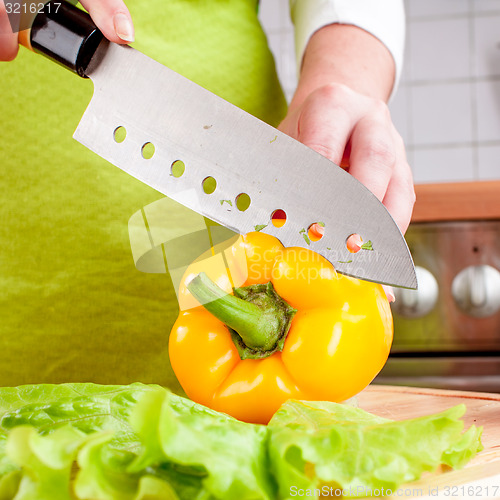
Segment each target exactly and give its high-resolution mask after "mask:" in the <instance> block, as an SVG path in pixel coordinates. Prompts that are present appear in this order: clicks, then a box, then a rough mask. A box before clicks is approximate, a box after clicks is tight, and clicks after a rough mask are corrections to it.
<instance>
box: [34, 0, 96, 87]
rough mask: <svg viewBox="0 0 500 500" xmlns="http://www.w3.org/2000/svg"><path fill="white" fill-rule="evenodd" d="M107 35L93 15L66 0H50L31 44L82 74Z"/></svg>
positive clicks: (42, 12) (40, 13) (41, 11)
mask: <svg viewBox="0 0 500 500" xmlns="http://www.w3.org/2000/svg"><path fill="white" fill-rule="evenodd" d="M103 38H104V35H103V34H102V33H101V32H100V31H99V29H98V28H97V26H96V25H95V24H94V22H93V21H92V19H91V18H90V16H89V15H88V14H87V13H86V12H84V11H83V10H80V9H79V8H78V7H75V6H74V5H72V4H70V3H68V2H66V1H65V0H57V1H49V2H48V3H46V4H45V5H44V7H43V9H41V10H40V12H39V13H38V14H37V15H36V17H35V19H34V21H33V24H32V26H31V32H30V38H29V39H30V43H31V48H32V49H33V50H34V51H35V52H38V53H40V54H43V55H44V56H46V57H48V58H49V59H52V60H53V61H55V62H57V63H59V64H61V65H63V66H65V67H66V68H68V69H70V70H71V71H73V72H74V73H76V74H78V75H79V76H81V77H82V78H86V77H87V75H86V74H85V71H86V69H87V66H88V64H89V62H90V60H91V59H92V56H93V55H94V53H95V51H96V50H97V47H98V46H99V44H100V43H101V41H102V39H103Z"/></svg>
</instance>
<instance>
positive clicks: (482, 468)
mask: <svg viewBox="0 0 500 500" xmlns="http://www.w3.org/2000/svg"><path fill="white" fill-rule="evenodd" d="M357 399H358V404H359V407H360V408H362V409H363V410H366V411H369V412H371V413H374V414H375V415H379V416H381V417H385V418H390V419H393V420H403V419H407V418H415V417H420V416H423V415H428V414H431V413H437V412H440V411H442V410H445V409H447V408H450V407H451V406H455V405H457V404H461V403H464V404H465V405H466V406H467V412H466V414H465V415H464V417H463V420H464V422H465V428H468V427H469V426H471V425H476V426H482V427H483V429H484V430H483V435H482V439H481V441H482V443H483V446H484V450H483V451H482V452H480V453H479V454H478V455H477V456H476V457H475V458H474V459H473V460H471V462H469V464H468V465H467V466H466V467H465V468H464V469H462V470H459V471H454V470H451V469H450V470H440V471H438V472H437V473H435V474H429V475H427V476H426V477H424V478H422V479H421V480H420V481H416V482H414V483H411V484H407V485H404V486H402V487H401V489H400V490H401V491H403V492H405V493H408V494H406V495H402V494H398V495H397V496H396V495H392V496H390V497H386V498H425V499H431V498H433V499H435V498H443V499H444V498H447V499H453V498H455V499H462V498H498V499H500V394H490V393H481V392H464V391H446V390H440V389H421V388H416V387H395V386H383V385H372V386H369V387H367V388H366V389H365V390H364V391H363V392H362V393H361V394H359V395H358V396H357ZM401 491H400V493H401Z"/></svg>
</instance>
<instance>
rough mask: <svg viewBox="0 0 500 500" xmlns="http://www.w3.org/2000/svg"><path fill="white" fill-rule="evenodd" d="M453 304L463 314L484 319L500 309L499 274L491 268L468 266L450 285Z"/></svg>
mask: <svg viewBox="0 0 500 500" xmlns="http://www.w3.org/2000/svg"><path fill="white" fill-rule="evenodd" d="M451 293H452V295H453V298H454V299H455V303H456V304H457V306H458V307H459V308H460V310H462V311H463V312H464V313H465V314H468V315H469V316H474V317H475V318H485V317H487V316H491V315H493V314H495V313H496V312H497V311H498V310H499V309H500V272H498V271H497V270H496V269H495V268H494V267H491V266H486V265H483V266H470V267H466V268H465V269H463V270H462V271H460V272H459V273H458V274H457V275H456V276H455V278H454V280H453V283H452V284H451Z"/></svg>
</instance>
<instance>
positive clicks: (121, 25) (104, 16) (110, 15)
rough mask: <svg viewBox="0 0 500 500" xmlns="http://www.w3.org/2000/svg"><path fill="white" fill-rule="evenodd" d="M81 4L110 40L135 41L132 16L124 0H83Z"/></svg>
mask: <svg viewBox="0 0 500 500" xmlns="http://www.w3.org/2000/svg"><path fill="white" fill-rule="evenodd" d="M81 4H82V5H83V6H84V7H85V8H86V9H87V11H88V13H89V14H90V16H91V17H92V20H93V21H94V22H95V23H96V25H97V27H98V28H99V29H100V30H101V31H102V33H103V34H104V36H105V37H106V38H107V39H108V40H110V41H112V42H115V43H130V42H133V41H134V37H135V34H134V25H133V23H132V18H131V17H130V12H129V11H128V9H127V7H126V6H125V4H124V3H123V1H122V0H81Z"/></svg>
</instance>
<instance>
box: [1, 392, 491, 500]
mask: <svg viewBox="0 0 500 500" xmlns="http://www.w3.org/2000/svg"><path fill="white" fill-rule="evenodd" d="M464 411H465V407H464V406H463V405H461V406H457V407H455V408H450V409H449V410H447V411H445V412H442V413H439V414H437V415H430V416H426V417H421V418H418V419H412V420H406V421H401V422H394V421H392V420H388V419H384V418H381V417H378V416H375V415H372V414H370V413H367V412H365V411H363V410H360V409H358V408H353V407H351V406H347V405H340V404H335V403H324V402H297V401H289V402H288V403H286V404H285V405H283V406H282V407H281V409H280V410H279V411H278V412H277V413H276V415H275V416H274V417H273V419H272V420H271V422H270V424H269V425H268V426H261V425H252V424H246V423H243V422H240V421H238V420H236V419H234V418H232V417H229V416H227V415H224V414H221V413H218V412H215V411H213V410H210V409H208V408H205V407H203V406H201V405H198V404H196V403H193V402H192V401H189V400H187V399H185V398H181V397H179V396H176V395H174V394H171V393H170V392H168V391H167V390H165V389H162V388H159V387H158V386H145V385H141V384H133V385H130V386H97V385H93V384H63V385H41V386H24V387H20V388H15V389H9V388H3V389H2V388H0V500H35V499H36V500H46V499H47V500H49V499H50V500H67V499H71V500H216V499H221V500H224V499H228V500H233V499H238V500H240V499H241V500H245V499H248V500H272V499H277V498H290V497H291V496H294V495H293V493H292V492H293V491H294V490H293V488H295V491H296V490H297V489H298V488H307V489H309V488H311V489H314V488H320V487H323V486H332V487H336V488H343V489H346V490H348V489H349V488H350V489H351V490H353V489H354V491H356V494H357V495H359V488H361V489H362V490H361V491H365V492H366V491H368V489H377V488H380V487H384V488H385V489H387V488H389V489H396V488H397V487H398V486H399V485H401V484H402V483H405V482H409V481H412V480H414V479H418V478H419V477H420V475H421V474H422V473H423V472H426V471H433V470H434V469H435V468H436V467H437V466H438V465H439V464H447V465H449V466H451V467H454V468H460V467H462V466H463V465H465V464H466V463H467V462H468V461H469V460H470V459H471V458H472V457H473V456H474V455H475V454H476V453H477V452H478V451H480V450H481V449H482V448H481V443H480V435H481V429H478V428H476V427H474V426H472V427H471V428H470V429H469V430H468V431H467V432H465V433H463V425H464V424H463V422H462V420H460V417H461V416H462V415H463V413H464Z"/></svg>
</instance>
